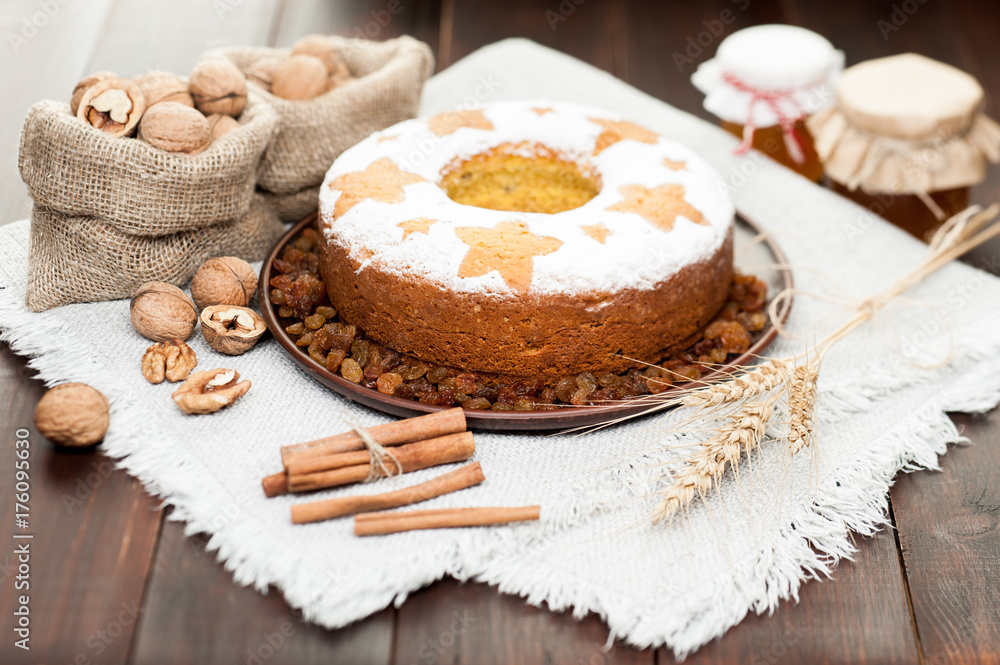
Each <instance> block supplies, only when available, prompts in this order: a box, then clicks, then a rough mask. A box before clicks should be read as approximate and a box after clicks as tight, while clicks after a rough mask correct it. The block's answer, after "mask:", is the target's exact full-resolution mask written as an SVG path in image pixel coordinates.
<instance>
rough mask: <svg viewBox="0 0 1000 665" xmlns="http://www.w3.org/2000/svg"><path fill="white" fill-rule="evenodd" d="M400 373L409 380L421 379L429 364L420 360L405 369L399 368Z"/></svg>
mask: <svg viewBox="0 0 1000 665" xmlns="http://www.w3.org/2000/svg"><path fill="white" fill-rule="evenodd" d="M397 371H398V372H399V375H400V376H402V377H403V378H404V379H405V380H407V381H413V380H415V379H419V378H420V377H422V376H423V375H424V374H426V373H427V365H425V364H424V363H421V362H418V363H416V364H413V365H408V366H407V367H406V368H405V369H404V368H402V367H400V368H398V369H397Z"/></svg>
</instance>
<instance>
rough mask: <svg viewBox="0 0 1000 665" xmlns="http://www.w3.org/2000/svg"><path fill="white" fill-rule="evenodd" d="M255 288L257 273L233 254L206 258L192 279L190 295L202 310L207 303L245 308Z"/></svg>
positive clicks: (251, 298)
mask: <svg viewBox="0 0 1000 665" xmlns="http://www.w3.org/2000/svg"><path fill="white" fill-rule="evenodd" d="M256 291H257V273H256V272H254V269H253V268H252V267H250V264H249V263H247V262H246V261H244V260H243V259H241V258H238V257H235V256H219V257H216V258H214V259H209V260H208V261H205V262H204V263H202V264H201V267H200V268H198V272H196V273H195V274H194V277H193V278H192V279H191V297H192V298H194V303H195V304H196V305H198V307H199V308H202V309H203V308H205V307H208V306H210V305H236V306H238V307H246V306H247V305H249V304H250V303H251V301H252V300H253V295H254V293H256Z"/></svg>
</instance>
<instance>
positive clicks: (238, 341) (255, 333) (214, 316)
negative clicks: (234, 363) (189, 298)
mask: <svg viewBox="0 0 1000 665" xmlns="http://www.w3.org/2000/svg"><path fill="white" fill-rule="evenodd" d="M201 332H202V334H203V335H204V336H205V341H206V342H208V345H209V346H211V347H212V348H213V349H215V350H216V351H218V352H219V353H225V354H226V355H230V356H238V355H240V354H241V353H244V352H246V351H249V350H250V349H251V348H253V345H254V344H256V343H257V340H259V339H260V338H261V336H262V335H263V334H264V333H265V332H267V324H266V323H265V322H264V317H262V316H261V315H260V314H258V313H257V312H255V311H253V310H252V309H248V308H246V307H237V306H235V305H212V306H210V307H206V308H205V309H203V310H201Z"/></svg>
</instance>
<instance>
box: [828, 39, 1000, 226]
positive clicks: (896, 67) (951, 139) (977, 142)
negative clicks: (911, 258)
mask: <svg viewBox="0 0 1000 665" xmlns="http://www.w3.org/2000/svg"><path fill="white" fill-rule="evenodd" d="M836 99H837V101H836V105H835V106H834V107H833V108H830V109H827V110H826V111H823V112H821V113H818V114H816V115H815V116H814V117H813V118H811V119H810V120H809V121H808V126H809V129H810V130H811V131H812V132H813V135H814V136H815V137H816V145H817V146H819V152H820V158H821V159H822V160H823V163H824V168H825V170H826V175H827V176H828V177H829V179H830V182H831V187H832V189H833V190H834V191H836V192H838V193H840V194H842V195H844V196H846V197H848V198H850V199H851V200H853V201H855V202H857V203H859V204H860V205H862V206H865V207H866V208H868V209H869V210H871V211H872V212H874V213H876V214H879V215H881V216H882V217H885V218H886V219H887V220H888V221H890V222H892V223H893V224H895V225H897V226H899V227H900V228H902V229H905V230H906V231H908V232H909V233H910V234H912V235H914V236H916V237H917V238H920V239H922V240H926V239H928V238H929V237H930V236H931V235H933V233H934V231H936V230H937V229H938V228H939V227H940V226H941V224H942V223H943V222H944V221H945V220H946V219H948V218H949V217H951V216H953V215H955V214H956V213H958V212H961V211H962V210H964V209H965V208H966V207H967V206H968V203H969V190H970V188H971V186H972V185H975V184H977V183H979V182H981V181H982V180H983V178H984V177H985V176H986V164H987V161H993V162H996V161H997V160H998V159H1000V126H998V125H997V123H995V122H993V121H992V120H990V119H989V118H987V117H986V116H985V115H983V114H982V112H981V108H982V105H983V89H982V87H981V86H980V85H979V83H978V82H977V81H976V80H975V79H974V78H973V77H971V76H969V75H968V74H966V73H965V72H963V71H961V70H958V69H956V68H954V67H951V66H950V65H946V64H944V63H941V62H937V61H935V60H931V59H930V58H926V57H924V56H921V55H917V54H914V53H904V54H902V55H895V56H890V57H887V58H878V59H876V60H869V61H867V62H862V63H860V64H857V65H855V66H853V67H851V68H849V69H847V70H845V71H844V73H843V75H842V76H841V78H840V81H839V82H838V84H837V91H836Z"/></svg>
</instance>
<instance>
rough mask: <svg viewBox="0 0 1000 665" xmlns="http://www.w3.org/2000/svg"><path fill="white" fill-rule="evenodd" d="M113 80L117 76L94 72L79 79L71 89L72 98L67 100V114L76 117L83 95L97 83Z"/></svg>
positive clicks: (109, 73) (110, 73) (111, 73)
mask: <svg viewBox="0 0 1000 665" xmlns="http://www.w3.org/2000/svg"><path fill="white" fill-rule="evenodd" d="M113 78H118V75H117V74H115V73H114V72H94V73H93V74H90V75H89V76H85V77H83V78H82V79H80V82H79V83H77V84H76V87H75V88H73V96H72V97H71V98H70V100H69V112H70V113H72V114H73V115H76V112H77V109H79V108H80V100H81V99H83V93H85V92H87V91H88V90H90V87H91V86H92V85H94V84H95V83H97V82H98V81H103V80H104V79H113Z"/></svg>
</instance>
